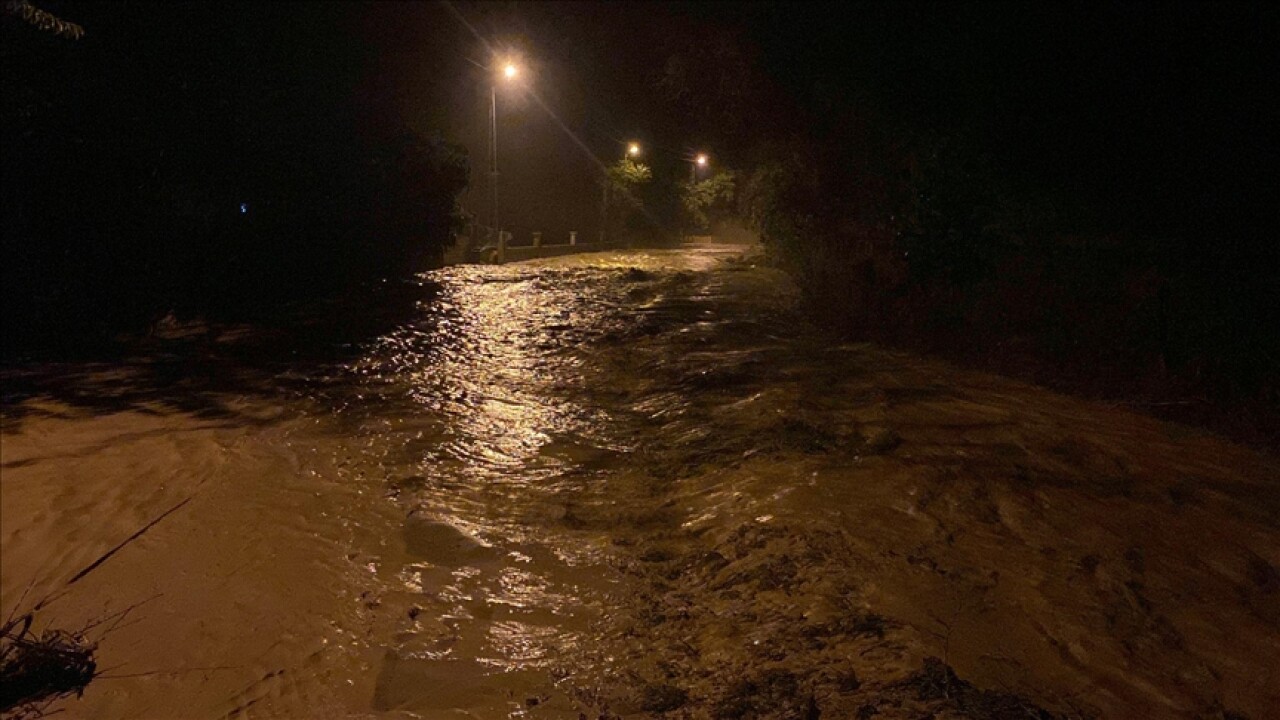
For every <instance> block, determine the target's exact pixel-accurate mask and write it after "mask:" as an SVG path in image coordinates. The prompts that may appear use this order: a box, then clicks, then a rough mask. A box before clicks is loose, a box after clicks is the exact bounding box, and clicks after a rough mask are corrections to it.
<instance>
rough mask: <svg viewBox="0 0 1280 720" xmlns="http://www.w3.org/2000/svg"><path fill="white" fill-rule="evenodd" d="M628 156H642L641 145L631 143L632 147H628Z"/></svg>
mask: <svg viewBox="0 0 1280 720" xmlns="http://www.w3.org/2000/svg"><path fill="white" fill-rule="evenodd" d="M627 154H629V155H639V154H640V146H639V145H637V144H636V143H631V144H630V145H628V146H627Z"/></svg>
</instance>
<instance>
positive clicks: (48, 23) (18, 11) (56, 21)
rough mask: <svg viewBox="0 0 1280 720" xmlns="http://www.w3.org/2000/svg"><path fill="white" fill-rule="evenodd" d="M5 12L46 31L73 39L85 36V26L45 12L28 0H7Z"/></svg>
mask: <svg viewBox="0 0 1280 720" xmlns="http://www.w3.org/2000/svg"><path fill="white" fill-rule="evenodd" d="M4 14H5V15H10V16H12V17H16V18H19V19H21V20H22V21H24V22H26V23H29V24H31V25H34V26H35V27H37V28H39V29H41V30H43V31H45V32H49V33H53V34H54V35H59V36H62V37H65V38H71V39H72V40H79V39H80V38H81V37H83V36H84V28H83V27H81V26H79V25H77V24H75V23H73V22H67V21H66V20H63V19H62V18H60V17H58V16H56V15H53V14H51V13H48V12H45V11H44V10H41V9H40V8H38V7H36V6H35V5H32V4H31V3H29V2H27V0H6V2H5V4H4Z"/></svg>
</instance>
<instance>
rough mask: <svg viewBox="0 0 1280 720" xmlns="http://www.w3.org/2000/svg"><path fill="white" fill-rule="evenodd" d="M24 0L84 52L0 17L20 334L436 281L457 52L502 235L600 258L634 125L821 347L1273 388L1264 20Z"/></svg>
mask: <svg viewBox="0 0 1280 720" xmlns="http://www.w3.org/2000/svg"><path fill="white" fill-rule="evenodd" d="M40 7H42V8H43V9H45V10H48V11H50V12H52V13H54V14H56V15H58V16H59V17H62V18H63V19H66V20H70V21H73V22H76V23H79V24H81V25H83V26H84V28H85V30H86V34H85V36H84V37H83V38H81V39H79V40H68V39H65V38H61V37H55V36H53V35H51V34H49V33H45V32H40V31H38V30H36V29H34V28H32V27H30V26H29V25H26V24H24V23H22V22H20V21H18V20H16V19H15V18H12V17H5V18H4V21H5V22H4V29H3V32H4V43H3V50H0V52H2V53H3V59H4V64H5V72H4V88H3V90H4V97H5V100H4V128H3V134H4V142H5V163H4V168H5V169H4V173H5V182H4V192H3V202H4V227H5V231H4V246H3V262H4V266H3V273H4V303H5V323H6V334H7V335H9V336H10V337H19V336H22V337H28V336H29V337H32V338H36V337H39V336H47V335H50V334H54V335H57V334H58V333H59V331H62V335H64V336H65V335H73V336H90V335H95V334H97V335H102V334H109V332H110V331H112V330H114V329H116V328H120V327H138V326H146V324H147V323H150V322H154V320H155V319H156V318H157V317H159V316H161V315H163V314H165V313H167V312H169V311H170V310H175V311H177V312H178V313H179V314H180V315H184V314H185V315H187V316H196V315H199V316H210V317H213V316H218V315H225V316H237V315H244V314H246V313H247V312H248V311H249V310H251V309H252V308H253V307H255V306H258V305H263V304H270V303H273V302H276V299H277V298H306V297H312V296H319V295H323V294H326V293H331V292H333V291H335V290H336V289H340V288H344V287H351V286H358V285H359V283H362V282H368V281H370V280H376V279H378V278H383V277H394V276H401V275H405V274H407V273H410V272H412V271H414V270H419V269H422V268H424V267H427V266H430V265H431V264H432V263H433V262H436V261H438V259H439V254H440V251H441V250H442V249H443V247H444V246H446V245H447V244H448V243H449V241H450V240H451V237H452V235H453V233H455V232H457V231H458V229H459V228H460V220H464V219H465V218H466V217H467V216H468V215H477V216H479V217H481V218H484V217H486V216H487V207H486V202H485V197H486V196H485V187H486V186H485V178H484V175H483V171H484V168H485V166H486V151H485V121H486V113H487V100H488V91H489V86H490V82H491V79H490V75H489V73H488V72H486V71H485V70H482V69H480V68H477V67H476V63H479V64H481V65H485V64H490V63H491V62H492V60H493V58H494V57H495V56H505V55H508V54H510V55H513V56H515V57H517V58H519V59H520V60H521V61H522V69H523V72H522V77H521V80H522V82H521V84H520V86H518V87H501V88H500V89H499V105H500V113H499V114H500V131H499V135H500V155H501V168H502V198H503V200H502V208H503V209H502V216H503V218H504V221H503V224H504V225H505V226H507V227H509V228H511V229H513V230H515V232H516V235H517V239H518V240H527V238H528V233H529V232H531V231H533V230H541V231H543V232H544V233H545V235H546V237H547V238H548V239H555V238H562V237H563V236H564V235H565V234H567V233H568V231H570V230H578V231H579V233H580V237H584V238H593V237H594V236H595V234H596V232H597V231H598V223H599V197H600V182H601V177H602V164H604V163H610V162H613V161H614V160H616V159H617V158H618V157H620V156H621V153H622V151H623V148H624V146H625V143H626V142H627V141H629V140H637V141H639V142H640V143H641V144H642V146H643V147H644V151H645V152H644V156H643V160H644V161H645V162H646V163H648V164H649V165H651V166H652V168H653V171H654V181H653V182H652V184H651V187H650V188H649V189H648V190H647V191H646V192H647V195H646V201H647V202H648V205H649V207H648V210H649V212H648V214H647V215H645V216H644V223H646V224H647V225H648V226H649V227H650V230H651V234H652V236H653V237H655V238H658V237H668V238H669V237H670V236H671V235H672V233H673V232H674V231H675V230H676V228H678V227H679V225H680V223H681V222H682V218H681V217H680V216H679V212H678V210H677V208H678V206H679V202H678V194H679V192H680V190H679V188H678V185H677V183H678V182H679V181H681V180H683V179H685V178H687V173H688V164H687V163H688V158H689V157H690V156H691V155H692V154H693V153H694V152H698V151H705V152H708V153H709V154H710V155H711V157H712V165H713V168H714V170H715V171H717V172H719V171H725V170H728V171H733V172H735V174H736V177H737V185H738V202H737V207H736V214H737V215H739V216H740V218H741V219H743V220H744V221H746V222H748V223H750V224H752V225H753V226H754V227H755V228H756V229H757V230H758V231H760V233H761V235H762V237H763V239H764V241H765V244H766V247H767V248H768V249H769V251H770V253H771V254H772V255H773V256H774V257H775V258H776V259H777V260H778V261H779V262H780V263H782V264H784V265H785V266H786V267H788V268H789V269H790V270H791V271H792V272H793V274H794V275H795V276H796V278H797V280H798V282H799V283H800V285H801V286H802V288H803V289H804V290H805V292H806V296H807V297H808V299H809V300H810V301H811V305H812V307H813V309H814V312H815V316H816V317H818V318H820V319H821V320H823V321H824V322H828V323H830V324H831V325H832V326H833V327H835V328H837V329H838V330H840V331H841V332H844V333H847V334H849V335H853V336H860V337H870V338H873V339H879V340H884V341H890V342H904V343H907V344H912V345H918V346H922V347H925V348H927V349H938V348H953V349H954V347H955V346H957V345H959V346H963V347H964V348H965V352H967V353H968V354H969V355H973V356H990V358H995V359H996V360H999V358H1002V357H1004V358H1012V357H1014V356H1017V357H1023V356H1024V355H1028V354H1029V356H1034V357H1035V358H1038V360H1037V362H1039V363H1042V364H1043V363H1047V365H1045V368H1047V369H1046V370H1045V372H1047V373H1048V374H1049V375H1052V376H1059V375H1061V374H1062V373H1066V372H1068V371H1070V370H1071V367H1075V368H1076V369H1077V370H1081V369H1086V370H1083V372H1084V373H1085V374H1086V375H1087V374H1089V373H1090V372H1092V373H1093V374H1094V375H1099V374H1101V375H1105V376H1108V377H1123V378H1127V379H1128V380H1131V381H1134V382H1140V383H1146V384H1147V385H1144V387H1147V386H1150V387H1156V386H1162V387H1166V388H1172V389H1176V390H1177V391H1178V392H1183V393H1193V394H1202V395H1204V396H1206V397H1208V396H1214V397H1225V396H1234V397H1249V398H1260V399H1262V400H1264V401H1266V402H1272V403H1274V402H1275V399H1276V394H1277V383H1276V376H1277V370H1276V368H1277V365H1280V361H1278V360H1277V358H1278V357H1280V350H1278V347H1280V337H1278V336H1280V333H1277V331H1276V330H1275V329H1274V328H1276V327H1280V316H1277V306H1280V302H1278V298H1277V290H1276V288H1277V286H1278V285H1280V283H1277V282H1276V279H1275V278H1276V272H1277V270H1280V252H1278V249H1277V248H1278V245H1277V242H1276V230H1277V226H1278V225H1280V223H1277V219H1278V217H1277V207H1278V204H1277V203H1276V198H1277V196H1278V195H1280V193H1277V186H1276V173H1275V169H1276V160H1277V157H1276V143H1275V133H1274V130H1273V127H1274V126H1275V125H1276V124H1277V123H1276V120H1277V118H1276V113H1275V108H1276V105H1277V102H1276V101H1277V97H1276V94H1277V86H1278V85H1280V84H1278V83H1276V82H1275V77H1276V76H1277V70H1278V69H1280V63H1277V47H1280V42H1277V40H1278V39H1280V33H1278V32H1277V12H1276V10H1275V9H1274V8H1273V7H1272V5H1270V4H1264V3H1136V2H1125V3H1119V2H1109V3H1072V4H1027V3H1007V4H1005V3H981V4H974V3H971V4H958V3H936V2H894V3H838V4H837V3H831V4H821V3H799V4H796V3H747V4H736V3H734V4H731V3H689V4H680V3H638V2H636V3H551V2H547V3H455V4H453V5H452V6H448V5H445V4H441V3H372V4H370V3H350V4H347V3H333V4H299V3H259V4H238V3H216V4H196V3H191V4H187V3H183V4H159V3H132V2H130V3H84V2H52V1H51V2H45V3H41V4H40ZM241 203H246V204H247V206H248V208H249V212H248V213H243V214H242V213H240V212H239V207H240V204H241ZM996 364H997V365H999V364H1000V363H999V362H997V363H996Z"/></svg>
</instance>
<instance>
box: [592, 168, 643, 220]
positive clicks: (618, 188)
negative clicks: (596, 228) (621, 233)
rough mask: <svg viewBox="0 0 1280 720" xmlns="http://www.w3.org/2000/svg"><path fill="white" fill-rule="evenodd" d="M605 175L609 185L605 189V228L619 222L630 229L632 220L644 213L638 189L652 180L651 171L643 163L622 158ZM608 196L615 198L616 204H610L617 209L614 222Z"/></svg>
mask: <svg viewBox="0 0 1280 720" xmlns="http://www.w3.org/2000/svg"><path fill="white" fill-rule="evenodd" d="M607 175H608V182H609V185H608V187H607V189H606V192H607V196H606V200H605V202H606V205H605V218H604V222H605V227H606V228H607V227H609V226H610V225H611V223H612V222H619V223H621V224H622V225H623V226H624V227H628V228H630V227H631V226H632V222H631V221H632V219H634V218H635V217H636V216H637V215H638V214H639V213H642V212H643V211H644V202H643V201H642V200H641V198H640V189H641V188H642V187H644V186H645V185H647V184H648V183H649V181H651V180H652V179H653V171H652V170H651V169H650V168H649V166H648V165H645V164H644V163H638V162H635V161H633V160H631V158H623V159H621V160H619V161H618V162H617V163H615V164H614V165H611V166H610V167H609V168H608V170H607ZM608 196H612V197H615V198H617V202H614V203H612V205H613V206H614V207H616V208H618V210H617V214H616V220H614V217H615V215H614V214H613V213H610V211H609V201H608Z"/></svg>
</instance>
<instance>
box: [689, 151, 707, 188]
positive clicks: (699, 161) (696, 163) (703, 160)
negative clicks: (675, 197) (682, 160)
mask: <svg viewBox="0 0 1280 720" xmlns="http://www.w3.org/2000/svg"><path fill="white" fill-rule="evenodd" d="M706 166H707V154H706V153H698V154H697V156H696V157H694V158H693V162H692V163H691V164H690V165H689V182H690V184H692V183H695V182H697V181H698V168H700V167H706Z"/></svg>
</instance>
